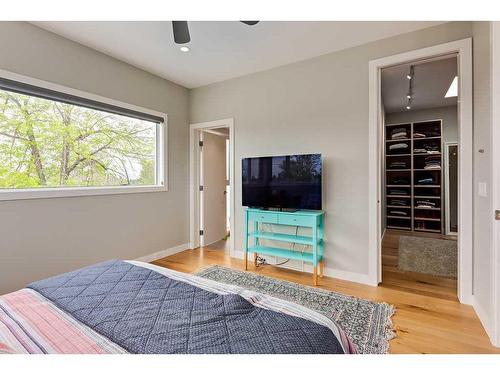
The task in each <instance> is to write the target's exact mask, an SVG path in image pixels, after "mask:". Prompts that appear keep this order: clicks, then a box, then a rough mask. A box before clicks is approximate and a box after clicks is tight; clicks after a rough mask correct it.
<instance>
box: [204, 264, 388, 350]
mask: <svg viewBox="0 0 500 375" xmlns="http://www.w3.org/2000/svg"><path fill="white" fill-rule="evenodd" d="M197 275H198V276H201V277H205V278H207V279H211V280H215V281H218V282H221V283H225V284H231V285H238V286H241V287H244V288H245V289H250V290H255V291H258V292H261V293H264V294H267V295H270V296H273V297H277V298H281V299H283V300H287V301H291V302H294V303H297V304H300V305H303V306H305V307H308V308H309V309H311V310H314V311H317V312H319V313H321V314H323V315H325V316H326V317H328V318H329V319H331V320H333V321H334V322H336V323H337V324H339V325H340V326H341V327H342V329H343V330H344V332H345V333H346V334H347V335H348V336H349V338H350V339H351V341H352V342H353V344H354V345H355V346H356V349H357V351H358V353H361V354H385V353H387V352H388V351H389V340H391V339H392V338H394V337H395V333H394V331H393V328H392V327H393V326H392V320H391V316H392V315H393V314H394V312H395V309H394V306H392V305H389V304H387V303H377V302H372V301H368V300H364V299H360V298H355V297H350V296H346V295H344V294H340V293H334V292H330V291H327V290H323V289H319V288H312V287H308V286H304V285H300V284H296V283H291V282H288V281H283V280H277V279H273V278H271V277H266V276H259V275H256V274H254V273H251V272H243V271H237V270H233V269H230V268H226V267H222V266H211V267H209V268H207V269H205V270H203V271H201V272H198V273H197Z"/></svg>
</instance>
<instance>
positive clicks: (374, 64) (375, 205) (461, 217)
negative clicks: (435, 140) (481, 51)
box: [368, 38, 473, 304]
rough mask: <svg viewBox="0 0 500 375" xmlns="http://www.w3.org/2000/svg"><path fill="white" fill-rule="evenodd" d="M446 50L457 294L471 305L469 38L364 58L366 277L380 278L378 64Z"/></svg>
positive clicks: (384, 65)
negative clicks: (453, 131)
mask: <svg viewBox="0 0 500 375" xmlns="http://www.w3.org/2000/svg"><path fill="white" fill-rule="evenodd" d="M452 53H456V54H457V61H458V85H459V92H460V103H459V104H458V115H459V116H458V118H459V121H458V134H459V140H458V143H459V149H460V154H459V171H458V181H459V187H458V198H459V207H458V210H459V211H458V232H459V235H458V298H459V300H460V302H461V303H466V304H472V293H473V291H472V264H473V263H472V214H473V211H472V200H473V182H472V178H471V176H472V175H473V174H472V154H473V144H472V135H473V128H472V38H467V39H462V40H457V41H453V42H449V43H444V44H439V45H435V46H432V47H427V48H421V49H417V50H412V51H408V52H404V53H400V54H397V55H392V56H387V57H382V58H379V59H375V60H371V61H370V62H369V90H368V92H369V98H368V99H369V118H368V124H369V130H368V132H369V149H368V158H369V159H368V160H369V161H368V164H369V171H368V181H369V182H368V204H369V209H368V215H369V217H368V225H369V233H368V235H369V237H368V238H369V243H368V246H369V257H368V273H369V278H370V280H371V282H372V283H374V284H375V285H376V284H378V283H380V282H381V281H382V277H381V275H382V271H381V270H382V239H381V236H380V233H381V231H380V228H381V226H382V217H381V216H382V212H381V199H382V194H381V176H382V165H381V164H382V160H383V159H382V150H383V147H382V130H383V126H382V124H380V123H379V117H380V114H379V111H380V103H381V69H383V68H387V67H389V66H394V65H400V64H404V63H408V62H411V61H417V60H427V59H429V58H432V57H439V56H444V55H449V54H452ZM374 186H375V187H376V188H375V189H374V188H373V187H374Z"/></svg>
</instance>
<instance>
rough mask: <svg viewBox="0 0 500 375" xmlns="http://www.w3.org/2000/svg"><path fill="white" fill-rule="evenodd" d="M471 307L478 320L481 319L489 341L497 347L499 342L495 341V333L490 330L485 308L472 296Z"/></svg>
mask: <svg viewBox="0 0 500 375" xmlns="http://www.w3.org/2000/svg"><path fill="white" fill-rule="evenodd" d="M472 307H473V308H474V311H475V312H476V314H477V316H478V317H479V320H480V321H481V324H482V325H483V327H484V330H485V331H486V334H487V335H488V337H489V339H490V341H491V343H492V344H493V345H495V346H497V347H498V345H499V343H496V342H495V339H494V336H495V335H494V333H493V332H492V326H491V324H490V323H491V322H490V317H489V316H488V313H487V311H486V309H484V308H483V306H482V305H481V304H480V303H479V302H478V301H477V300H476V299H475V298H474V297H472Z"/></svg>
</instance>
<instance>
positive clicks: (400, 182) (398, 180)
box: [388, 177, 410, 185]
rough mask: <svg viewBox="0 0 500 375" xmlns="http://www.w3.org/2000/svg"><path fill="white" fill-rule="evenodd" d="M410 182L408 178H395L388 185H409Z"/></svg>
mask: <svg viewBox="0 0 500 375" xmlns="http://www.w3.org/2000/svg"><path fill="white" fill-rule="evenodd" d="M409 184H410V180H409V179H408V178H406V177H395V178H393V179H392V180H391V181H390V183H389V184H388V185H409Z"/></svg>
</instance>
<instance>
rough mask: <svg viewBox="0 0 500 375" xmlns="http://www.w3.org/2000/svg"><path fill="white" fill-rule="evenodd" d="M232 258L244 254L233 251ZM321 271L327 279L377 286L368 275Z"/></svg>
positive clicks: (332, 270) (309, 270) (306, 268)
mask: <svg viewBox="0 0 500 375" xmlns="http://www.w3.org/2000/svg"><path fill="white" fill-rule="evenodd" d="M232 257H233V258H239V259H243V257H244V253H243V251H235V252H234V253H233V255H232ZM283 268H284V267H283ZM323 271H324V274H325V276H328V277H333V278H336V279H340V280H345V281H351V282H353V283H359V284H365V285H370V286H377V284H374V283H373V282H372V281H371V279H370V277H369V275H366V274H363V273H357V272H349V271H344V270H338V269H335V268H327V267H325V269H324V270H323ZM304 272H308V273H312V272H313V269H312V266H311V265H309V264H306V265H305V267H304Z"/></svg>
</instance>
